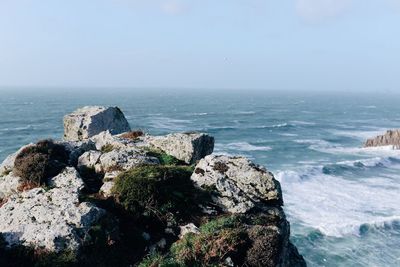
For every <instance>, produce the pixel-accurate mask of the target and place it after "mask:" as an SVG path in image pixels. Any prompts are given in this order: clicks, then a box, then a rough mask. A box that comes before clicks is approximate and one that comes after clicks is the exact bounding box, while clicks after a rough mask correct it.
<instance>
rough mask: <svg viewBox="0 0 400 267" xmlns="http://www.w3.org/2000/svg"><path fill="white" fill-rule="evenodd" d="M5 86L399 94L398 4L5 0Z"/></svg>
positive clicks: (1, 79)
mask: <svg viewBox="0 0 400 267" xmlns="http://www.w3.org/2000/svg"><path fill="white" fill-rule="evenodd" d="M0 87H2V88H4V87H11V88H14V87H16V88H18V87H27V88H31V87H32V88H38V87H49V88H53V87H54V88H56V87H63V88H83V87H87V88H89V87H90V88H98V87H105V88H106V87H121V88H187V89H218V88H225V89H230V88H232V89H240V90H246V89H262V90H285V89H286V90H320V91H324V90H342V91H343V90H344V91H346V90H348V91H361V92H362V91H376V92H384V91H385V90H392V91H397V90H398V91H400V0H279V1H278V0H201V1H200V0H143V1H139V0H68V1H65V0H64V1H61V0H0Z"/></svg>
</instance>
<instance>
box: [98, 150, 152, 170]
mask: <svg viewBox="0 0 400 267" xmlns="http://www.w3.org/2000/svg"><path fill="white" fill-rule="evenodd" d="M100 162H101V166H102V169H103V171H104V172H108V171H112V170H115V169H117V170H129V169H131V168H134V167H137V166H140V165H154V164H159V160H158V159H157V158H155V157H150V156H146V155H145V154H143V152H142V151H140V150H138V149H126V150H113V151H110V152H107V153H103V154H102V155H101V157H100Z"/></svg>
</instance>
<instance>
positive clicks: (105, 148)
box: [100, 144, 114, 153]
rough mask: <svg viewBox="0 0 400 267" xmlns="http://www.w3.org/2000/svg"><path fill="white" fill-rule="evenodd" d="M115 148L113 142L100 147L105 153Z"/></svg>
mask: <svg viewBox="0 0 400 267" xmlns="http://www.w3.org/2000/svg"><path fill="white" fill-rule="evenodd" d="M113 150H114V146H113V145H111V144H106V145H104V146H102V147H101V149H100V151H101V152H103V153H107V152H111V151H113Z"/></svg>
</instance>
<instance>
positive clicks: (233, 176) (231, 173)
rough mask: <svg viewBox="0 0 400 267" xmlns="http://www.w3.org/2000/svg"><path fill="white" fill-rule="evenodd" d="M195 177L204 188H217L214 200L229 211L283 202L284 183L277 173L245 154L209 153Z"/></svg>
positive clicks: (238, 211)
mask: <svg viewBox="0 0 400 267" xmlns="http://www.w3.org/2000/svg"><path fill="white" fill-rule="evenodd" d="M191 179H192V180H193V182H194V183H195V184H196V185H197V186H199V187H201V188H204V189H212V190H214V191H216V192H217V194H215V195H214V196H213V199H214V201H215V202H216V203H217V204H218V205H219V206H220V207H221V208H223V209H224V210H225V211H227V212H231V213H245V212H247V211H249V210H250V209H252V208H254V207H257V206H258V207H260V206H262V205H264V204H272V205H282V192H281V188H280V184H279V182H278V181H277V180H275V178H274V176H273V174H272V173H270V172H268V171H267V170H266V169H264V168H263V167H261V166H258V165H255V164H254V163H252V162H251V161H250V160H248V159H246V158H244V157H228V156H216V155H209V156H207V157H205V158H204V159H202V160H200V162H199V163H198V164H197V165H196V168H195V171H194V173H193V175H192V177H191Z"/></svg>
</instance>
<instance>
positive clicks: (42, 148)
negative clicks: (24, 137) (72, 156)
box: [14, 140, 68, 186]
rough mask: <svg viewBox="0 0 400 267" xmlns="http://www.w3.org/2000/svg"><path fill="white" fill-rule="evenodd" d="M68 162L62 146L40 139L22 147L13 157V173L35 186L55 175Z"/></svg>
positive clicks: (66, 153)
mask: <svg viewBox="0 0 400 267" xmlns="http://www.w3.org/2000/svg"><path fill="white" fill-rule="evenodd" d="M67 163H68V152H67V151H66V150H65V148H64V146H62V145H59V144H56V143H54V142H53V141H52V140H42V141H39V142H38V143H37V144H35V145H32V146H28V147H26V148H25V149H23V150H22V151H21V152H20V153H19V154H18V155H17V156H16V158H15V163H14V174H15V175H16V176H19V177H21V178H22V179H23V180H25V181H26V182H29V183H31V184H35V185H37V186H39V185H43V184H45V183H46V182H47V178H49V177H53V176H56V175H57V174H59V173H60V172H61V171H62V169H63V168H64V167H65V166H66V164H67Z"/></svg>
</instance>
